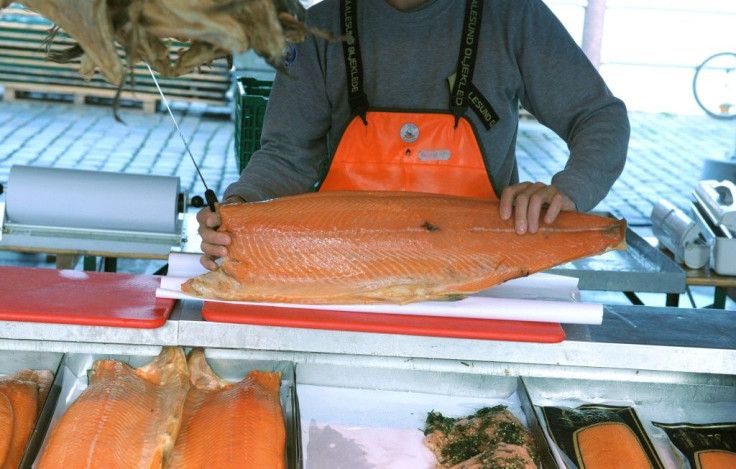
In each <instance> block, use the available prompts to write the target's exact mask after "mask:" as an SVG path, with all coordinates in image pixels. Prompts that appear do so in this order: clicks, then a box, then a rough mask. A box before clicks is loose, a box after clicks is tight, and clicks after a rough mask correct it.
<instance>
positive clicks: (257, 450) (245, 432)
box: [166, 349, 286, 469]
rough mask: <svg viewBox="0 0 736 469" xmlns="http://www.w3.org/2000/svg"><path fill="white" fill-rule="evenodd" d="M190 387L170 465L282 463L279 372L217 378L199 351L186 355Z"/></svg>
mask: <svg viewBox="0 0 736 469" xmlns="http://www.w3.org/2000/svg"><path fill="white" fill-rule="evenodd" d="M188 362H189V371H190V376H191V378H190V379H191V385H192V386H191V388H190V389H189V393H188V395H187V400H186V405H185V406H184V420H183V424H182V429H181V433H180V434H179V437H178V438H177V440H176V445H175V446H174V452H173V454H172V456H171V459H170V460H169V463H168V464H167V465H166V467H167V468H169V469H190V468H208V469H219V468H222V469H229V468H236V467H244V468H248V467H252V468H269V469H279V468H284V467H285V462H286V459H285V458H286V456H285V448H286V427H285V423H284V418H283V414H282V410H281V402H280V400H279V399H280V397H279V388H280V384H281V373H279V372H266V371H258V370H253V371H251V372H250V373H248V375H247V376H246V377H245V378H243V379H242V380H240V381H238V382H230V381H227V380H224V379H222V378H220V377H219V376H217V374H215V372H214V371H213V370H212V369H211V368H210V366H209V364H208V363H207V360H206V358H205V354H204V351H203V350H202V349H193V350H192V351H191V352H190V354H189V358H188Z"/></svg>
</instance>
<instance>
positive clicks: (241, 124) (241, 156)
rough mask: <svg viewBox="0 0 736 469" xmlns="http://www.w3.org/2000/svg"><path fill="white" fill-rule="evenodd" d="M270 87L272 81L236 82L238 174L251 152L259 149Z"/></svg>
mask: <svg viewBox="0 0 736 469" xmlns="http://www.w3.org/2000/svg"><path fill="white" fill-rule="evenodd" d="M272 85H273V82H272V81H269V80H257V79H255V78H250V77H242V78H239V79H238V80H237V90H236V91H237V97H236V100H235V157H236V158H237V160H238V172H241V171H243V168H245V166H246V165H247V164H248V161H250V156H251V155H252V154H253V152H254V151H256V150H258V149H259V148H261V129H262V128H263V117H264V115H265V114H266V104H267V103H268V95H269V94H270V93H271V87H272Z"/></svg>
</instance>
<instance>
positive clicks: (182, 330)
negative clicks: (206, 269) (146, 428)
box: [0, 301, 736, 385]
mask: <svg viewBox="0 0 736 469" xmlns="http://www.w3.org/2000/svg"><path fill="white" fill-rule="evenodd" d="M201 305H202V303H201V302H199V301H184V302H179V303H178V304H177V306H176V307H175V310H174V313H173V315H172V318H171V320H169V321H168V322H167V323H166V325H165V326H163V327H161V328H158V329H148V330H146V329H130V328H114V327H93V326H73V325H60V324H43V323H30V322H12V321H0V350H3V349H4V350H30V351H50V352H94V353H119V354H152V353H156V352H155V350H156V349H157V348H158V347H159V346H161V345H182V346H187V347H193V346H202V347H207V348H208V349H213V351H214V349H218V350H217V351H216V353H217V354H218V355H220V356H230V357H236V358H252V359H269V360H270V359H279V360H291V361H294V362H295V363H297V364H298V363H321V364H328V365H350V366H354V365H360V366H368V367H372V366H377V367H390V368H398V369H410V370H431V371H448V372H462V373H471V374H475V373H478V374H494V375H508V376H548V377H590V376H591V374H593V375H595V376H596V377H597V378H601V379H624V380H634V381H654V382H679V383H687V382H692V383H699V384H703V383H712V384H722V385H736V316H735V315H734V312H733V311H722V310H692V309H684V308H653V307H646V306H618V305H617V306H606V307H605V309H604V317H603V324H602V325H600V326H581V325H565V326H564V329H565V333H566V336H567V339H566V340H565V341H563V342H561V343H557V344H542V343H529V342H510V341H489V340H471V339H450V338H435V337H422V336H405V335H394V334H376V333H362V332H342V331H328V330H312V329H297V328H283V327H267V326H250V325H239V324H224V323H215V322H208V321H204V320H202V319H201V316H200V309H201Z"/></svg>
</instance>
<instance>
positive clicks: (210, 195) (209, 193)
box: [144, 62, 217, 212]
mask: <svg viewBox="0 0 736 469" xmlns="http://www.w3.org/2000/svg"><path fill="white" fill-rule="evenodd" d="M144 63H145V64H146V67H148V71H149V72H150V73H151V78H153V84H154V85H156V89H157V90H158V94H160V95H161V101H163V103H164V106H166V110H167V111H168V112H169V116H170V117H171V120H172V121H173V122H174V127H176V131H177V132H179V137H181V140H182V142H184V147H185V148H186V149H187V153H189V158H191V159H192V163H194V169H196V170H197V174H199V179H200V180H201V181H202V184H204V198H205V199H206V200H207V205H209V207H210V210H212V211H213V212H214V211H215V204H216V203H217V196H216V195H215V191H213V190H212V189H210V188H209V187H207V183H206V182H205V181H204V176H202V172H201V171H200V170H199V165H197V161H196V160H195V159H194V155H192V151H191V150H190V149H189V145H188V144H187V139H186V138H184V133H183V132H182V131H181V129H180V128H179V123H178V122H177V121H176V117H174V113H173V112H171V108H170V107H169V102H168V101H167V100H166V96H164V92H163V90H162V89H161V87H160V86H159V84H158V80H156V75H154V73H153V70H152V69H151V66H150V65H148V63H147V62H144Z"/></svg>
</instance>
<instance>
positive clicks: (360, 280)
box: [182, 191, 626, 304]
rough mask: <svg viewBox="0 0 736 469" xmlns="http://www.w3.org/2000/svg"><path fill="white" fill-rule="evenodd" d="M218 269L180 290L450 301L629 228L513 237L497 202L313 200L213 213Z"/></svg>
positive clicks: (345, 300) (324, 195) (560, 224)
mask: <svg viewBox="0 0 736 469" xmlns="http://www.w3.org/2000/svg"><path fill="white" fill-rule="evenodd" d="M219 213H220V218H221V226H220V228H219V230H220V231H223V232H226V233H228V234H229V235H230V236H231V238H232V243H231V244H230V245H229V246H228V256H227V257H226V258H224V259H223V262H222V266H221V267H220V268H219V269H218V270H216V271H213V272H209V273H206V274H204V275H201V276H199V277H196V278H194V279H191V280H189V281H187V282H186V283H185V284H184V285H182V290H183V291H184V292H185V293H189V294H192V295H195V296H199V297H202V298H213V299H222V300H235V301H255V302H279V303H304V304H355V303H410V302H415V301H423V300H442V299H455V298H458V297H463V296H466V295H468V294H472V293H475V292H478V291H480V290H483V289H486V288H489V287H492V286H494V285H497V284H499V283H502V282H504V281H506V280H509V279H513V278H517V277H523V276H526V275H528V274H531V273H534V272H539V271H542V270H545V269H549V268H551V267H554V266H556V265H560V264H564V263H566V262H570V261H573V260H576V259H580V258H583V257H587V256H592V255H596V254H600V253H603V252H605V251H607V250H609V249H613V248H616V247H619V246H620V245H622V244H623V242H624V239H625V230H626V222H625V221H624V220H615V219H612V218H607V217H601V216H596V215H589V214H581V213H574V212H562V213H560V214H559V216H558V217H557V219H556V220H555V221H554V223H552V224H541V226H540V227H539V230H538V232H537V233H534V234H529V233H527V234H524V235H518V234H516V233H515V231H514V222H513V219H511V220H502V219H501V218H500V216H499V209H498V202H497V201H491V200H487V199H474V198H465V197H457V196H446V195H436V194H423V193H412V192H360V191H344V192H343V191H335V192H316V193H309V194H304V195H297V196H289V197H282V198H278V199H273V200H269V201H265V202H254V203H245V204H227V205H222V206H220V208H219Z"/></svg>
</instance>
